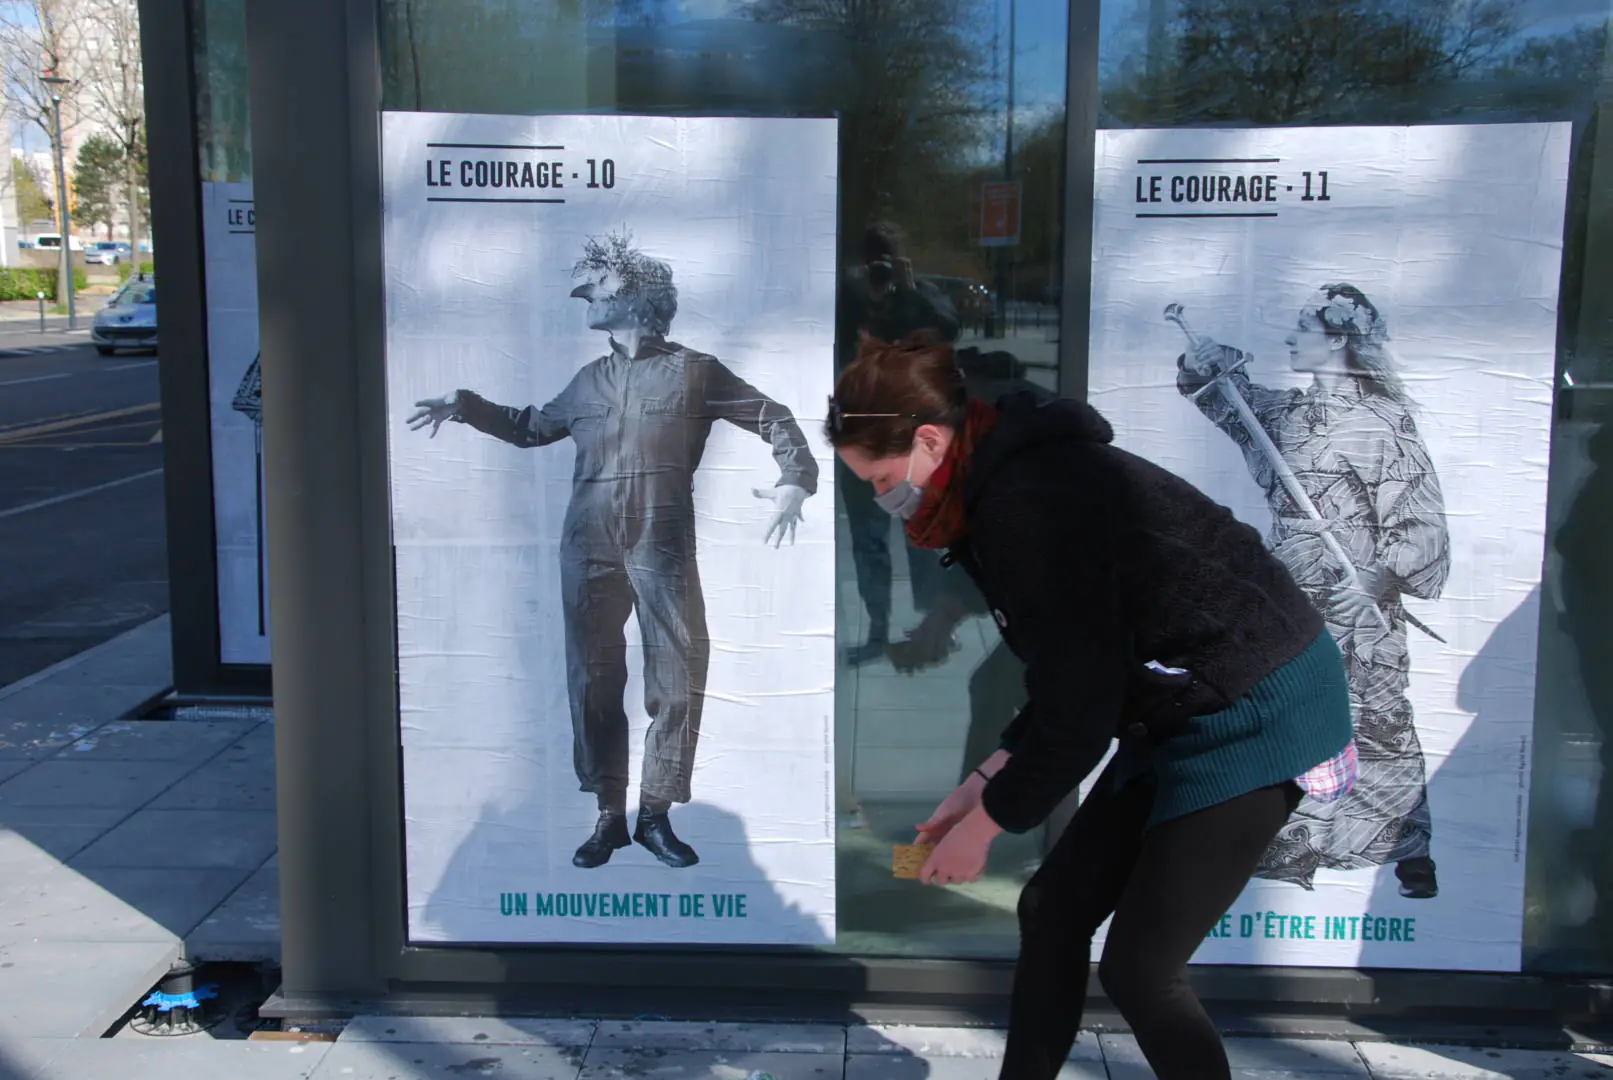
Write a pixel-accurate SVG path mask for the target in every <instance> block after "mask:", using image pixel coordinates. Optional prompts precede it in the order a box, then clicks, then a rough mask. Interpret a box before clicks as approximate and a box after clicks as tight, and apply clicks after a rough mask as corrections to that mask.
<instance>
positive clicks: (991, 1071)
mask: <svg viewBox="0 0 1613 1080" xmlns="http://www.w3.org/2000/svg"><path fill="white" fill-rule="evenodd" d="M1001 1068H1002V1062H1001V1060H999V1059H997V1058H982V1057H923V1056H918V1055H913V1056H893V1055H890V1054H856V1055H854V1056H852V1057H849V1058H847V1059H846V1072H845V1077H846V1080H997V1074H998V1070H1000V1069H1001ZM775 1075H779V1074H775ZM1108 1075H1109V1074H1108V1073H1107V1072H1105V1071H1104V1067H1103V1062H1101V1061H1066V1062H1065V1063H1064V1067H1063V1068H1062V1069H1060V1070H1059V1073H1058V1080H1105V1078H1106V1077H1107V1076H1108ZM779 1080H785V1077H784V1076H783V1075H780V1076H779Z"/></svg>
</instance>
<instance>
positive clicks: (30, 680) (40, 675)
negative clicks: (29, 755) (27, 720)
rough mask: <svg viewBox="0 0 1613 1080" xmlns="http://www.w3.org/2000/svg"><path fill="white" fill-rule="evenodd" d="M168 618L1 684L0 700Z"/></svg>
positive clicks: (160, 617)
mask: <svg viewBox="0 0 1613 1080" xmlns="http://www.w3.org/2000/svg"><path fill="white" fill-rule="evenodd" d="M167 619H168V615H167V614H166V613H164V614H162V615H158V616H157V617H156V618H155V619H151V620H148V621H146V622H143V623H141V624H140V625H139V626H136V627H133V628H132V629H129V630H125V631H124V632H123V633H121V634H119V635H118V636H117V637H114V638H109V639H107V640H106V641H103V642H101V643H100V644H99V645H91V646H90V647H89V648H88V649H85V650H84V651H83V652H81V653H75V654H74V655H72V656H69V657H68V658H67V659H65V660H58V661H56V663H54V664H52V665H50V667H47V668H41V669H40V670H38V671H36V672H34V673H33V674H32V675H24V676H23V677H22V678H20V679H18V680H17V681H16V682H13V683H7V684H6V685H5V686H0V701H4V700H5V699H6V698H9V697H12V696H14V695H16V694H20V693H22V692H23V691H24V690H28V689H30V688H32V687H35V686H38V685H39V684H40V683H42V682H45V681H47V680H49V679H52V678H55V677H56V676H57V675H60V674H62V673H63V672H65V671H70V670H72V669H73V668H76V667H79V666H81V665H83V664H87V663H92V662H94V661H95V660H96V659H99V658H100V657H101V656H102V655H103V654H105V653H108V652H113V651H115V650H116V649H118V648H119V647H120V646H121V645H123V644H124V643H125V642H127V641H128V639H129V638H131V637H133V636H134V635H136V634H140V633H151V632H153V631H152V630H151V627H152V624H153V623H158V622H165V621H166V620H167Z"/></svg>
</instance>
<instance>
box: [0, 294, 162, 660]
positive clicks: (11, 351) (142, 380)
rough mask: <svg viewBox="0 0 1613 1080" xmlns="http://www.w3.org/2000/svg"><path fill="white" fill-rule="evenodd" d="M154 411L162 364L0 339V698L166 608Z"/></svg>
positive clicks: (82, 342) (27, 337) (17, 337)
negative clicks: (0, 692) (2, 690)
mask: <svg viewBox="0 0 1613 1080" xmlns="http://www.w3.org/2000/svg"><path fill="white" fill-rule="evenodd" d="M25 349H33V350H44V351H36V352H33V353H31V354H24V353H21V352H19V350H25ZM158 399H159V395H158V389H157V359H156V357H155V356H152V355H150V354H141V353H123V354H119V355H117V356H115V357H105V358H103V357H101V356H98V355H96V352H95V350H94V349H93V348H91V347H90V345H89V342H88V340H87V339H86V338H85V337H84V336H83V335H82V334H80V335H75V336H71V337H69V336H67V335H62V334H47V335H41V334H39V333H38V331H37V328H36V329H35V331H34V332H33V333H31V334H30V333H28V332H26V331H22V330H20V329H19V328H14V327H10V326H5V327H0V686H5V685H6V684H8V683H11V682H14V681H16V680H17V679H20V678H22V677H23V676H25V675H29V674H32V673H33V672H35V671H38V670H39V669H41V668H44V667H48V666H49V665H51V664H53V663H56V662H57V661H59V660H63V659H66V658H67V657H69V656H72V655H73V654H75V653H77V652H80V651H82V650H83V649H87V648H89V647H90V646H92V645H95V644H98V643H99V642H102V641H105V640H106V639H108V638H110V637H113V636H115V635H117V634H119V633H122V632H123V631H124V630H127V629H130V628H131V627H134V626H137V625H139V624H140V623H142V622H145V621H146V620H148V619H151V618H153V617H155V616H157V615H160V614H162V613H163V612H165V611H167V610H168V564H167V551H166V545H165V539H164V519H163V490H162V443H161V428H162V415H161V411H160V408H159V400H158Z"/></svg>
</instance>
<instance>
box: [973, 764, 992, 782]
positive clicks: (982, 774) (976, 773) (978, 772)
mask: <svg viewBox="0 0 1613 1080" xmlns="http://www.w3.org/2000/svg"><path fill="white" fill-rule="evenodd" d="M975 775H976V776H978V777H980V779H982V780H984V781H985V782H986V783H988V784H989V783H991V777H989V776H987V775H986V774H985V773H983V772H981V771H980V766H978V765H976V766H975Z"/></svg>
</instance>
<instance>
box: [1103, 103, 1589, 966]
mask: <svg viewBox="0 0 1613 1080" xmlns="http://www.w3.org/2000/svg"><path fill="white" fill-rule="evenodd" d="M1568 146H1569V131H1568V127H1567V125H1562V124H1491V125H1482V126H1435V127H1418V128H1393V127H1373V128H1338V127H1334V128H1315V129H1307V128H1287V129H1267V130H1239V131H1217V130H1192V131H1189V130H1171V131H1104V132H1100V133H1099V136H1098V147H1097V174H1096V194H1097V206H1096V209H1095V215H1094V242H1093V253H1092V259H1093V281H1094V287H1093V299H1092V332H1091V350H1092V358H1093V359H1092V373H1091V393H1092V402H1093V404H1094V405H1096V406H1097V407H1098V408H1100V409H1101V410H1103V411H1104V413H1105V414H1106V415H1107V416H1108V417H1109V418H1110V419H1111V420H1112V421H1113V422H1114V424H1115V428H1116V432H1117V442H1118V443H1119V444H1120V445H1122V446H1124V447H1126V448H1127V449H1129V450H1132V451H1135V452H1137V453H1139V454H1142V455H1143V456H1145V457H1148V458H1150V459H1152V460H1154V461H1156V462H1158V463H1159V464H1161V465H1163V466H1165V467H1167V468H1170V469H1172V470H1173V471H1176V472H1178V473H1180V474H1181V475H1183V476H1184V477H1186V478H1187V479H1189V480H1191V481H1192V482H1194V483H1195V484H1197V485H1198V486H1199V487H1200V488H1201V489H1203V490H1204V491H1205V492H1206V493H1208V494H1209V495H1210V496H1211V497H1213V498H1215V499H1216V500H1218V501H1219V502H1221V503H1223V504H1224V505H1226V506H1228V507H1229V508H1231V509H1232V511H1233V512H1234V513H1235V514H1237V515H1238V517H1239V518H1241V519H1242V520H1243V521H1245V522H1247V523H1249V524H1250V525H1252V526H1254V527H1256V528H1257V529H1259V530H1260V531H1261V533H1262V534H1263V535H1264V536H1265V537H1266V539H1267V542H1268V544H1269V546H1270V547H1271V549H1272V550H1273V551H1275V552H1276V554H1277V555H1278V556H1279V557H1280V558H1281V559H1282V561H1283V562H1284V563H1285V564H1286V565H1287V567H1288V569H1289V571H1290V572H1291V573H1292V574H1293V576H1294V578H1295V579H1296V581H1297V582H1298V583H1299V584H1300V586H1301V587H1302V588H1303V589H1304V590H1305V591H1306V592H1307V593H1308V594H1309V595H1310V597H1311V599H1312V600H1313V601H1314V602H1315V604H1316V605H1317V606H1318V608H1319V609H1320V610H1321V611H1322V612H1323V614H1324V616H1325V618H1326V621H1327V625H1328V628H1329V630H1330V631H1331V632H1332V633H1333V635H1334V637H1335V638H1336V639H1337V640H1338V642H1339V644H1340V646H1341V647H1342V649H1343V652H1344V656H1345V661H1346V665H1347V668H1348V674H1349V679H1350V688H1351V705H1352V712H1353V716H1354V722H1355V744H1356V748H1357V752H1358V756H1359V778H1358V780H1357V782H1356V784H1355V786H1354V788H1353V790H1351V791H1350V792H1349V794H1347V795H1345V796H1344V797H1343V798H1340V799H1336V800H1332V801H1322V800H1321V799H1318V798H1316V797H1310V796H1307V797H1306V798H1305V800H1304V801H1303V802H1302V803H1301V804H1300V806H1299V809H1298V810H1297V812H1296V813H1295V814H1294V815H1293V817H1292V818H1291V820H1290V821H1289V823H1288V825H1287V826H1286V827H1285V828H1284V829H1283V830H1282V832H1281V833H1280V835H1279V836H1278V838H1277V840H1276V842H1275V843H1274V844H1273V845H1272V847H1271V849H1270V850H1269V851H1268V852H1267V854H1266V856H1265V858H1264V860H1263V861H1262V863H1261V866H1260V868H1259V870H1258V871H1257V874H1256V878H1255V880H1254V881H1253V882H1252V883H1251V884H1250V886H1249V888H1248V889H1247V890H1246V891H1245V893H1244V894H1243V896H1242V897H1241V898H1240V899H1239V901H1238V902H1237V903H1236V904H1235V905H1234V906H1233V908H1232V910H1230V911H1228V912H1227V914H1226V917H1225V919H1223V920H1222V922H1221V923H1220V925H1219V926H1217V927H1216V929H1215V931H1214V932H1213V933H1212V935H1211V936H1210V938H1209V939H1208V940H1206V941H1205V943H1204V946H1203V947H1202V948H1201V949H1200V950H1199V954H1198V957H1197V959H1198V960H1199V961H1200V962H1208V963H1252V964H1278V965H1308V966H1344V967H1354V966H1362V967H1405V968H1434V969H1468V970H1516V969H1517V968H1518V966H1519V963H1520V947H1521V940H1522V930H1523V883H1524V837H1525V835H1526V821H1525V816H1526V813H1527V807H1528V783H1529V757H1530V739H1531V733H1532V729H1533V716H1534V687H1535V642H1536V634H1537V623H1538V617H1539V607H1540V578H1541V565H1542V558H1543V533H1544V525H1545V503H1546V465H1547V458H1548V435H1549V430H1550V424H1551V400H1552V395H1551V380H1552V373H1553V371H1554V357H1555V347H1556V346H1555V342H1556V329H1557V316H1556V312H1557V290H1558V275H1559V271H1560V264H1561V256H1562V233H1563V212H1564V198H1565V191H1566V183H1567V173H1568Z"/></svg>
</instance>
